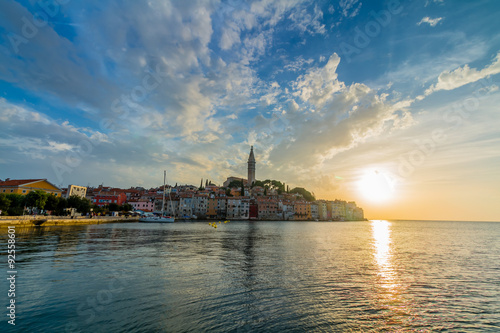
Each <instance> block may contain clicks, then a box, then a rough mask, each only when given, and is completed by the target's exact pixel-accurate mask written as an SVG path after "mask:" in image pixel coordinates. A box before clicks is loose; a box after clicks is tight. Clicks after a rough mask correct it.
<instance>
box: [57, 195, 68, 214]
mask: <svg viewBox="0 0 500 333" xmlns="http://www.w3.org/2000/svg"><path fill="white" fill-rule="evenodd" d="M66 208H68V200H66V198H63V197H58V198H57V207H56V209H55V214H56V215H59V216H62V215H65V213H66V211H65V209H66Z"/></svg>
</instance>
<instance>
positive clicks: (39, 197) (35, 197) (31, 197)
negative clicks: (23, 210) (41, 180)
mask: <svg viewBox="0 0 500 333" xmlns="http://www.w3.org/2000/svg"><path fill="white" fill-rule="evenodd" d="M47 198H48V194H47V193H45V192H44V191H42V190H34V191H31V192H30V193H28V194H27V195H26V205H27V206H28V207H32V208H38V209H40V210H42V209H43V208H44V207H45V203H46V202H47Z"/></svg>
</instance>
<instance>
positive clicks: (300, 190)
mask: <svg viewBox="0 0 500 333" xmlns="http://www.w3.org/2000/svg"><path fill="white" fill-rule="evenodd" d="M290 193H292V194H293V193H299V194H301V195H302V197H303V198H304V199H305V200H307V201H314V200H316V198H314V196H313V195H312V194H311V192H309V191H308V190H306V189H305V188H303V187H296V188H294V189H292V190H290Z"/></svg>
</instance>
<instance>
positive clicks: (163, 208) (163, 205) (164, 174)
mask: <svg viewBox="0 0 500 333" xmlns="http://www.w3.org/2000/svg"><path fill="white" fill-rule="evenodd" d="M166 177H167V170H163V201H162V202H161V216H163V215H165V213H164V211H165V178H166Z"/></svg>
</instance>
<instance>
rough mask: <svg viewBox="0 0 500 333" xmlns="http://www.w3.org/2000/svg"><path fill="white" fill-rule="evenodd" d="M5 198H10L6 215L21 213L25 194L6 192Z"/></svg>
mask: <svg viewBox="0 0 500 333" xmlns="http://www.w3.org/2000/svg"><path fill="white" fill-rule="evenodd" d="M7 199H9V200H10V206H9V209H8V210H7V215H9V216H19V215H23V211H24V206H25V205H26V196H25V195H21V194H16V193H9V194H7ZM2 214H3V213H2Z"/></svg>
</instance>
